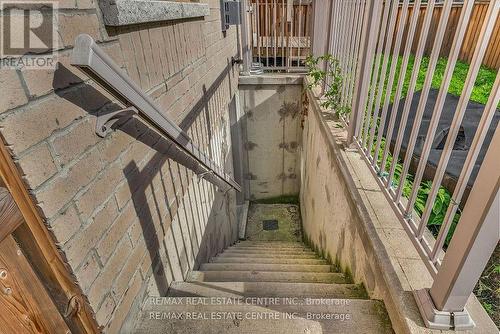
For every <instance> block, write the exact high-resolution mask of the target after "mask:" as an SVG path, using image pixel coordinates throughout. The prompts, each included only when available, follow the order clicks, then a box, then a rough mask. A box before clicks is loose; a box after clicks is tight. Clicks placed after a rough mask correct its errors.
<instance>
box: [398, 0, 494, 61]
mask: <svg viewBox="0 0 500 334" xmlns="http://www.w3.org/2000/svg"><path fill="white" fill-rule="evenodd" d="M410 6H411V8H410V10H411V11H412V10H413V5H412V4H411V5H410ZM462 7H463V4H454V5H453V9H452V12H451V14H450V19H449V22H448V26H447V29H446V34H445V37H444V41H445V42H444V43H443V45H442V48H441V53H440V56H442V57H447V56H448V54H449V53H450V51H451V42H452V41H453V36H454V35H455V32H456V27H457V23H458V20H459V18H460V14H461V11H462ZM426 10H427V8H426V6H425V5H423V6H421V8H420V14H419V15H420V18H419V20H421V19H422V17H423V15H424V14H425V11H426ZM487 10H488V3H487V2H484V1H480V2H478V1H476V3H475V4H474V9H473V11H472V14H471V19H470V21H469V24H468V27H467V32H466V34H465V38H464V42H463V44H462V48H461V49H460V54H459V57H458V59H459V60H461V61H464V62H467V63H469V62H470V61H471V60H472V56H473V54H474V50H475V48H476V44H477V40H478V37H479V33H480V27H481V25H482V23H483V22H484V18H485V15H486V12H487ZM399 12H401V5H400V6H399ZM441 13H442V4H436V9H435V13H434V15H435V16H434V17H433V23H432V25H431V34H430V35H429V39H428V43H427V45H426V48H425V51H424V55H426V56H428V55H430V54H431V53H432V41H433V40H434V33H435V31H436V29H435V27H436V26H437V24H438V23H439V20H440V18H441ZM399 17H400V13H399V14H398V22H399ZM407 20H408V19H407ZM407 25H408V22H405V27H406V26H407ZM420 29H421V26H420V25H419V26H418V29H417V38H418V36H419V34H420ZM406 38H407V33H405V34H404V36H403V41H406ZM416 48H417V45H416V44H415V43H413V46H412V53H414V52H416ZM483 65H485V66H487V67H490V68H492V69H496V70H498V69H500V20H497V22H496V25H495V27H494V29H493V34H492V38H491V41H490V43H489V45H488V48H487V50H486V54H485V57H484V60H483Z"/></svg>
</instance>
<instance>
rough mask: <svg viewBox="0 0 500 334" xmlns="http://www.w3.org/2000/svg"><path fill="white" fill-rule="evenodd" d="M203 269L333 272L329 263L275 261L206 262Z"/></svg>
mask: <svg viewBox="0 0 500 334" xmlns="http://www.w3.org/2000/svg"><path fill="white" fill-rule="evenodd" d="M200 270H202V271H212V270H215V271H224V270H226V271H252V270H258V271H272V272H276V271H278V272H287V271H292V272H326V273H328V272H333V271H332V266H330V265H327V264H275V263H229V264H227V263H204V264H202V265H201V267H200Z"/></svg>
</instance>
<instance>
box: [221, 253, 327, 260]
mask: <svg viewBox="0 0 500 334" xmlns="http://www.w3.org/2000/svg"><path fill="white" fill-rule="evenodd" d="M217 256H218V257H249V258H257V257H261V258H288V259H319V257H318V256H317V255H316V254H314V253H307V254H284V253H277V254H271V253H248V252H224V253H221V254H219V255H217Z"/></svg>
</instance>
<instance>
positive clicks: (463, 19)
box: [405, 0, 474, 239]
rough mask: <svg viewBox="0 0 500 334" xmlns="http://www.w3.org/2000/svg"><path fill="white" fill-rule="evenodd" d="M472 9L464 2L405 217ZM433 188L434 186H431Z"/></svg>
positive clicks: (469, 1) (421, 231)
mask: <svg viewBox="0 0 500 334" xmlns="http://www.w3.org/2000/svg"><path fill="white" fill-rule="evenodd" d="M473 7H474V1H473V0H466V1H465V2H464V4H463V6H462V10H461V12H460V19H459V22H458V24H457V31H456V32H455V37H454V39H453V44H452V47H451V51H450V54H449V55H448V62H447V64H446V69H445V72H444V76H443V81H442V83H441V87H440V89H439V93H438V96H437V99H436V103H435V105H434V109H433V111H432V116H431V120H430V123H429V129H428V130H427V134H426V139H425V141H424V146H423V148H422V153H421V154H420V161H419V163H418V167H417V171H416V172H415V177H414V181H413V188H412V192H411V194H410V197H409V199H408V203H407V206H406V211H405V215H406V216H410V215H411V213H412V211H413V206H414V205H415V200H416V199H417V194H418V189H419V188H420V183H421V181H422V177H423V175H424V171H425V167H426V165H427V159H428V158H429V153H430V151H431V147H432V142H433V141H434V136H435V134H436V129H437V126H438V123H439V118H440V117H441V111H442V110H443V106H444V102H445V99H446V95H447V93H448V88H449V87H450V83H451V78H452V76H453V70H454V69H455V64H456V62H457V58H458V55H459V52H460V49H461V48H462V41H463V39H464V35H465V32H466V31H467V25H468V22H469V18H470V15H471V12H472V8H473ZM432 186H433V187H434V184H433V185H432ZM426 224H427V222H426V221H423V220H421V221H420V224H419V227H418V232H417V238H419V239H421V238H422V236H423V235H424V232H425V229H426V226H427V225H426Z"/></svg>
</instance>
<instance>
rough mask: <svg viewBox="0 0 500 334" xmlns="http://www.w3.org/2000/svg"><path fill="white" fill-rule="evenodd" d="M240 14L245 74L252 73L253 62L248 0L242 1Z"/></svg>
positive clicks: (243, 70) (243, 71)
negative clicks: (249, 36)
mask: <svg viewBox="0 0 500 334" xmlns="http://www.w3.org/2000/svg"><path fill="white" fill-rule="evenodd" d="M240 11H241V13H240V15H241V49H242V58H243V69H242V73H243V74H244V75H249V74H250V64H251V62H252V58H251V53H250V44H249V41H248V34H249V31H250V30H249V29H248V12H247V0H241V1H240Z"/></svg>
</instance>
